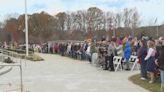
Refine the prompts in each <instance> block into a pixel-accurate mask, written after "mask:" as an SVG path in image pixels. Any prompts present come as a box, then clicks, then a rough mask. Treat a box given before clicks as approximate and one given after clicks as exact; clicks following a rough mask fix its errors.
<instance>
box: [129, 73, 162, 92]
mask: <svg viewBox="0 0 164 92" xmlns="http://www.w3.org/2000/svg"><path fill="white" fill-rule="evenodd" d="M129 80H130V81H132V82H133V83H134V84H136V85H139V86H141V87H143V88H145V89H147V90H149V91H150V92H161V91H160V77H157V78H156V80H155V83H153V84H149V80H146V81H143V80H141V79H140V75H139V74H137V75H134V76H132V77H130V78H129ZM163 92H164V90H163Z"/></svg>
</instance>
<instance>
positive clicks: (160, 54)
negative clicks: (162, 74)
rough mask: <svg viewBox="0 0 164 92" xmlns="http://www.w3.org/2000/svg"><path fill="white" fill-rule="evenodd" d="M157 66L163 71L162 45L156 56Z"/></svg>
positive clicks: (163, 49)
mask: <svg viewBox="0 0 164 92" xmlns="http://www.w3.org/2000/svg"><path fill="white" fill-rule="evenodd" d="M158 63H159V68H160V69H161V70H163V71H164V46H162V48H161V50H160V52H159V57H158Z"/></svg>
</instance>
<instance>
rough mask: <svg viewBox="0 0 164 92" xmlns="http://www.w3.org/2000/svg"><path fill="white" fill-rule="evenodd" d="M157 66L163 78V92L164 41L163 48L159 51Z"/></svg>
mask: <svg viewBox="0 0 164 92" xmlns="http://www.w3.org/2000/svg"><path fill="white" fill-rule="evenodd" d="M156 64H157V65H158V66H159V69H160V76H161V92H162V89H163V88H164V40H163V41H162V46H161V49H160V51H159V57H158V59H157V62H156Z"/></svg>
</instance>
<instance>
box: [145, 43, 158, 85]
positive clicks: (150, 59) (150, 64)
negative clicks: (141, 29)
mask: <svg viewBox="0 0 164 92" xmlns="http://www.w3.org/2000/svg"><path fill="white" fill-rule="evenodd" d="M148 48H149V49H148V53H147V56H146V57H145V59H144V60H145V61H147V71H148V72H149V74H150V81H149V83H153V82H154V77H155V75H154V72H155V70H156V65H155V53H156V50H155V44H154V42H153V41H149V42H148Z"/></svg>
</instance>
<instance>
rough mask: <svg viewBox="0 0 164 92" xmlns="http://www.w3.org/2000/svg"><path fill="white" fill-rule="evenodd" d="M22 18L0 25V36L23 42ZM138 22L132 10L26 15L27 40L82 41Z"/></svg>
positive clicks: (97, 10) (136, 15)
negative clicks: (74, 39) (94, 34)
mask: <svg viewBox="0 0 164 92" xmlns="http://www.w3.org/2000/svg"><path fill="white" fill-rule="evenodd" d="M24 17H25V15H24V14H23V15H20V16H19V17H18V18H13V17H11V18H8V19H6V21H5V22H4V23H1V24H0V27H1V30H3V32H1V33H3V34H5V35H6V36H5V37H7V38H6V39H8V40H11V39H12V41H17V42H19V41H21V40H24V39H23V38H24V33H23V30H24V29H25V24H24V23H25V18H24ZM140 22H141V21H140V15H139V13H138V11H137V9H136V8H131V9H129V8H125V9H123V10H120V11H117V12H112V11H106V12H105V11H103V10H101V9H99V8H98V7H90V8H89V9H87V10H79V11H76V12H59V13H58V14H56V15H54V16H53V15H50V14H48V13H46V12H44V11H43V12H41V13H34V14H31V15H28V26H29V39H30V42H40V41H48V40H56V39H67V38H69V39H71V37H75V36H78V37H75V38H76V39H84V37H87V36H89V37H91V36H93V35H89V34H92V33H93V32H100V31H101V32H102V31H105V32H107V31H111V30H114V29H118V28H122V27H124V28H130V29H135V28H137V27H139V26H140ZM2 25H3V26H2ZM132 33H134V32H133V31H132ZM1 39H5V38H2V37H1Z"/></svg>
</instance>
